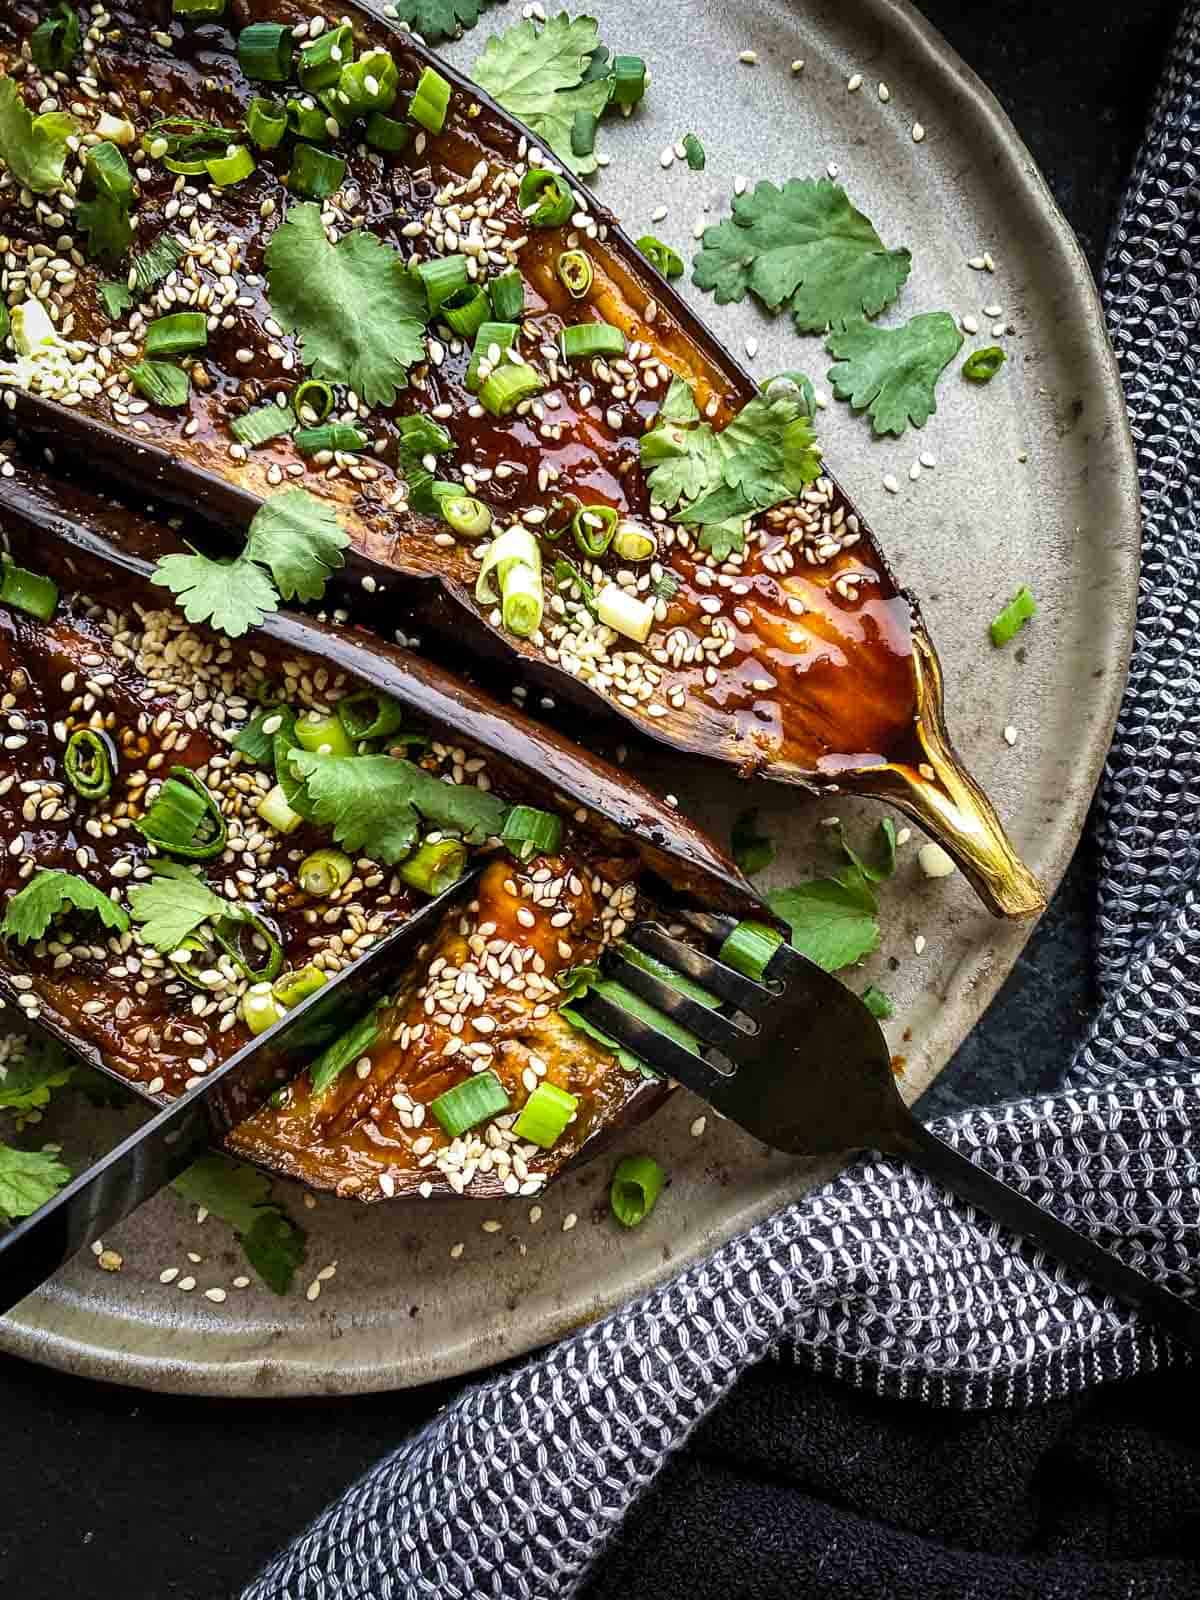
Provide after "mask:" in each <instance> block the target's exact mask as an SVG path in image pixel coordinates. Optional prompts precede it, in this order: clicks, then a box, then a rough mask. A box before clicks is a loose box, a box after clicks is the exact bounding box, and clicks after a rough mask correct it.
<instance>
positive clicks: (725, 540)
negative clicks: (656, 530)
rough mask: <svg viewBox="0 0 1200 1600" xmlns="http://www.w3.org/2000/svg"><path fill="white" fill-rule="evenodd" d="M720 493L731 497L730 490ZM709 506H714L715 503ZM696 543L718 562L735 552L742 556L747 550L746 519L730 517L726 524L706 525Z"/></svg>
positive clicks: (711, 523)
mask: <svg viewBox="0 0 1200 1600" xmlns="http://www.w3.org/2000/svg"><path fill="white" fill-rule="evenodd" d="M718 493H720V494H722V495H724V496H726V497H727V498H728V497H729V496H730V491H729V490H728V489H722V490H719V491H718ZM714 500H715V496H714ZM709 504H710V505H712V504H713V501H710V502H709ZM681 520H682V519H681ZM696 542H697V543H698V544H699V546H700V548H701V550H707V551H708V553H709V554H710V555H711V556H714V557H715V558H716V560H718V561H725V560H726V559H727V558H728V557H729V556H731V555H732V554H733V553H734V552H735V551H736V552H737V553H738V554H739V555H740V554H741V552H742V551H743V550H744V549H745V548H746V521H745V518H744V517H729V518H727V519H726V520H725V521H724V522H708V523H704V524H702V525H701V528H700V532H699V533H698V534H697V535H696Z"/></svg>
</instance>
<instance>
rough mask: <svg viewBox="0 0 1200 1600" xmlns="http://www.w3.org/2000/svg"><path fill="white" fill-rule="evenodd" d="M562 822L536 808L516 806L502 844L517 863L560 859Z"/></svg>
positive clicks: (504, 831)
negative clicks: (557, 856)
mask: <svg viewBox="0 0 1200 1600" xmlns="http://www.w3.org/2000/svg"><path fill="white" fill-rule="evenodd" d="M562 831H563V825H562V818H561V817H559V816H556V815H555V814H554V812H553V811H539V810H538V809H537V807H536V806H513V808H512V810H511V811H510V812H509V813H508V815H507V816H506V817H505V819H504V827H503V828H502V829H501V832H500V843H501V844H502V845H503V846H504V848H505V849H506V850H508V851H510V852H511V853H512V854H513V855H514V856H515V857H516V859H517V860H518V861H532V860H533V858H534V856H552V855H557V853H558V848H559V846H560V845H561V844H562Z"/></svg>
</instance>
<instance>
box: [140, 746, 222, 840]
mask: <svg viewBox="0 0 1200 1600" xmlns="http://www.w3.org/2000/svg"><path fill="white" fill-rule="evenodd" d="M134 827H135V828H136V829H137V830H138V832H139V833H140V834H141V835H142V837H143V838H145V839H149V840H150V843H151V844H156V845H158V847H159V849H160V850H169V851H170V852H171V854H172V855H173V856H183V857H184V858H185V859H186V860H188V861H211V860H212V859H213V858H214V857H215V856H219V855H220V854H221V851H222V850H224V848H225V841H226V838H227V837H228V829H227V828H226V826H225V818H224V815H223V814H222V812H221V807H220V806H219V805H218V803H217V801H216V799H215V797H214V796H213V795H212V794H211V793H210V791H209V790H208V788H207V786H206V785H205V784H203V783H201V781H200V779H199V778H198V777H197V776H196V774H195V773H194V772H193V771H192V770H191V768H190V767H172V768H171V774H170V776H169V777H168V778H167V779H166V781H165V782H164V783H163V785H162V788H161V789H159V791H158V795H157V797H156V798H155V801H154V804H153V805H152V806H151V807H150V809H149V810H148V811H147V812H146V814H145V816H144V817H143V818H142V819H141V821H140V822H135V823H134Z"/></svg>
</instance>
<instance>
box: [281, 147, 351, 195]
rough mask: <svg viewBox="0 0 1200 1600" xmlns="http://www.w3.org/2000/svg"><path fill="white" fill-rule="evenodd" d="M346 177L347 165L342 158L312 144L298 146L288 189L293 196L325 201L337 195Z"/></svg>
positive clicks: (289, 176) (289, 175)
mask: <svg viewBox="0 0 1200 1600" xmlns="http://www.w3.org/2000/svg"><path fill="white" fill-rule="evenodd" d="M345 177H346V163H345V162H344V161H343V160H342V158H341V156H334V155H330V154H329V152H328V151H327V150H318V149H317V147H316V145H312V144H298V145H297V146H296V148H295V149H294V150H293V151H292V170H291V171H290V172H289V173H288V188H289V189H290V190H291V192H292V193H293V194H302V195H305V196H306V197H307V198H308V199H309V200H324V199H326V198H327V196H329V195H331V194H336V193H337V191H338V190H339V189H340V188H341V187H342V184H343V182H344V181H345Z"/></svg>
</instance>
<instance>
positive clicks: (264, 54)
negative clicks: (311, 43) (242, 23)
mask: <svg viewBox="0 0 1200 1600" xmlns="http://www.w3.org/2000/svg"><path fill="white" fill-rule="evenodd" d="M295 48H296V45H295V40H294V39H293V37H292V30H291V29H290V28H288V27H286V26H285V25H284V24H283V23H282V22H252V23H251V24H250V26H249V27H248V28H243V29H242V31H241V33H239V34H238V42H237V54H238V66H239V67H241V69H242V76H243V77H246V78H253V79H256V80H257V81H258V82H260V83H286V82H287V81H288V79H289V78H290V77H291V75H292V56H293V54H294V53H295Z"/></svg>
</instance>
